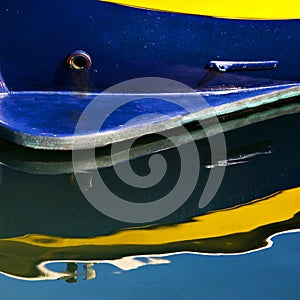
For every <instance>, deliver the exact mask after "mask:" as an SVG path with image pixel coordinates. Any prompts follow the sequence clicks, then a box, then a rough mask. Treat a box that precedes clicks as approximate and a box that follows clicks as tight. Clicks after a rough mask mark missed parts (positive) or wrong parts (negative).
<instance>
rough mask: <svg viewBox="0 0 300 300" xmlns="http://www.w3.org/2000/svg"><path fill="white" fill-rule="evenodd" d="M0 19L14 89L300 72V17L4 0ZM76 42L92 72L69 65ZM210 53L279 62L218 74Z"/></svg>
mask: <svg viewBox="0 0 300 300" xmlns="http://www.w3.org/2000/svg"><path fill="white" fill-rule="evenodd" d="M0 26H1V31H0V69H1V72H2V74H3V77H4V80H5V81H6V83H7V85H8V88H9V89H10V90H48V89H49V90H57V89H60V90H88V91H91V90H102V89H105V88H107V87H110V86H111V85H113V84H116V83H118V82H121V81H124V80H128V79H132V78H136V77H144V76H158V77H166V78H170V79H174V80H178V81H180V82H183V83H186V84H188V85H189V86H191V87H193V88H202V87H206V88H207V87H211V86H215V87H216V86H219V87H224V85H225V86H226V85H227V86H228V85H229V86H232V85H234V86H236V85H238V86H249V85H251V86H253V85H266V84H268V83H270V82H272V81H274V80H284V81H299V79H300V76H299V70H300V61H299V60H297V59H295V58H296V57H297V56H298V53H299V50H300V22H299V20H285V21H282V20H280V21H251V20H228V19H217V18H212V17H202V16H192V15H184V14H172V13H165V12H157V11H149V10H141V9H134V8H130V7H123V6H118V5H114V4H108V3H103V2H100V1H98V0H76V1H67V0H52V1H43V0H36V1H30V2H28V1H24V0H14V1H10V0H3V1H1V4H0ZM76 49H82V50H85V51H87V52H88V53H89V54H90V55H91V57H92V60H93V65H92V67H91V69H90V70H89V71H88V72H86V73H81V74H79V73H78V72H77V73H76V72H74V71H71V70H69V69H68V67H67V65H66V58H67V56H68V55H69V54H70V53H72V52H73V51H74V50H76ZM211 60H238V61H245V60H246V61H248V60H250V61H256V60H278V61H279V67H278V68H277V69H275V70H268V71H250V72H245V73H244V72H243V73H239V74H234V75H232V74H221V75H217V76H215V74H214V73H211V71H207V70H206V69H205V68H206V66H207V64H208V63H209V62H210V61H211ZM207 73H208V74H209V76H210V77H211V78H210V79H209V80H203V76H204V77H207V76H208V74H207ZM241 75H243V77H241ZM251 78H252V79H251ZM253 78H266V80H258V81H256V82H254V81H253Z"/></svg>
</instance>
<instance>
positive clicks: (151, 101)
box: [0, 87, 284, 140]
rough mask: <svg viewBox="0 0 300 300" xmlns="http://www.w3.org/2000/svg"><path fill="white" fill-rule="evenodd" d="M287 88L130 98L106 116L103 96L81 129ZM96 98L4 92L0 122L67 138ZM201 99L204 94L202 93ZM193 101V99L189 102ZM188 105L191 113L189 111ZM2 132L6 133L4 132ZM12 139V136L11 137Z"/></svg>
mask: <svg viewBox="0 0 300 300" xmlns="http://www.w3.org/2000/svg"><path fill="white" fill-rule="evenodd" d="M280 89H284V87H274V88H268V89H265V90H249V91H240V92H232V93H228V94H214V93H211V94H210V95H209V96H204V98H205V100H206V102H207V103H204V102H203V101H201V100H199V102H197V101H195V100H196V99H195V95H194V94H191V95H190V96H186V95H185V96H184V97H182V98H183V99H180V98H179V99H177V100H176V101H177V102H176V103H172V102H170V101H168V100H164V99H163V98H162V99H159V98H153V97H152V98H144V96H142V97H141V99H137V100H134V101H131V102H129V103H127V104H125V105H122V106H120V107H118V109H117V110H116V111H114V112H113V113H112V114H111V115H110V116H109V117H107V116H103V115H102V114H103V110H104V109H105V108H106V107H108V106H112V105H113V103H114V97H113V95H112V96H111V98H108V99H107V98H106V99H105V98H101V94H99V95H100V96H99V95H98V97H99V99H97V101H96V108H95V113H94V114H93V115H90V116H89V117H90V119H89V120H88V122H87V125H86V128H84V130H83V131H82V132H81V133H82V134H86V133H95V129H94V128H95V126H93V125H90V124H99V122H100V121H101V120H102V119H103V118H104V119H106V121H105V123H104V124H103V126H102V128H101V129H100V131H99V132H105V131H107V130H118V129H120V126H122V125H124V124H125V123H126V122H127V121H129V120H131V119H133V118H134V117H137V116H140V115H146V116H147V115H148V114H150V115H149V117H147V118H146V119H144V123H143V125H145V124H153V123H155V122H157V120H158V119H157V118H154V117H153V116H152V115H151V114H152V113H157V114H163V115H165V120H167V119H170V118H171V117H175V116H179V115H185V114H188V113H190V112H197V111H200V110H201V109H203V108H205V107H209V106H211V107H213V106H219V105H222V104H226V103H233V102H236V101H239V100H243V99H245V98H248V97H254V96H257V95H263V94H267V93H271V92H274V91H278V90H280ZM95 97H96V95H95V94H92V95H88V96H79V95H74V94H70V93H49V94H47V93H39V94H38V93H36V94H35V93H27V94H26V93H11V94H8V95H3V98H2V99H1V101H0V125H1V126H2V127H4V128H5V130H6V131H8V132H20V133H26V134H29V135H33V136H48V137H66V136H70V137H71V136H73V134H74V131H75V128H76V125H77V122H78V119H79V117H80V115H81V114H82V112H83V111H84V109H85V107H86V106H87V105H88V104H89V103H90V102H91V101H92V100H93V99H94V98H95ZM199 98H201V94H199ZM189 100H190V102H189ZM186 107H188V108H189V112H188V111H186V109H185V108H186ZM137 125H141V124H139V122H138V121H134V122H133V123H131V124H130V125H127V127H131V128H132V127H134V126H137ZM2 135H3V134H2ZM11 139H12V138H10V140H11Z"/></svg>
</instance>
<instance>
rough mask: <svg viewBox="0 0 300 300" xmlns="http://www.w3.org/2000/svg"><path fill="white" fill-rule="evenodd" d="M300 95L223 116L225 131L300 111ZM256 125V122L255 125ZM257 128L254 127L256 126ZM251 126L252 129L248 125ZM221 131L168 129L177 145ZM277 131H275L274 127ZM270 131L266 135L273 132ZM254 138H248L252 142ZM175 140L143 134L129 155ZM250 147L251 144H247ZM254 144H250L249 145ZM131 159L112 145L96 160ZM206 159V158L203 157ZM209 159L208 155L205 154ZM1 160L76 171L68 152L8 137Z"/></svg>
mask: <svg viewBox="0 0 300 300" xmlns="http://www.w3.org/2000/svg"><path fill="white" fill-rule="evenodd" d="M299 99H300V97H296V98H293V99H291V101H289V102H287V103H284V104H282V105H277V106H275V107H273V108H270V109H268V110H264V111H252V112H248V113H246V114H242V115H241V116H240V117H235V118H233V119H228V120H220V121H221V124H222V132H224V133H226V132H228V131H231V130H236V129H238V128H241V127H245V126H249V125H251V124H255V123H258V122H263V121H267V120H270V119H273V118H277V117H283V116H285V115H288V114H293V113H297V112H299V111H300V104H299ZM256 126H257V125H256ZM274 126H277V127H278V126H279V127H280V126H281V125H280V124H275V125H274ZM253 128H254V127H253ZM248 130H249V129H248ZM219 132H220V127H219V126H215V124H210V125H209V126H207V128H206V131H205V132H204V130H203V129H202V128H201V127H200V128H199V126H197V125H195V126H190V127H189V132H188V133H181V134H178V132H177V131H176V130H174V132H173V133H172V131H170V132H169V133H168V135H169V136H172V141H176V145H184V144H186V143H188V142H190V137H192V138H193V139H194V140H195V141H198V142H199V141H200V140H204V139H205V138H206V137H207V136H210V135H216V134H218V133H219ZM253 132H255V129H252V131H251V130H249V132H245V135H247V136H249V135H251V134H252V133H253ZM272 132H274V131H272ZM271 134H272V133H271V132H269V133H268V134H267V135H269V136H270V135H271ZM267 135H265V136H263V135H262V136H261V139H262V140H263V139H265V138H267ZM250 144H251V142H250V141H249V146H250ZM173 147H175V146H174V143H173V142H171V141H170V140H169V139H168V138H163V137H160V136H158V135H157V136H155V135H151V136H145V137H143V138H140V142H139V143H135V144H133V145H132V147H131V149H130V153H129V158H130V159H136V158H138V157H142V156H147V155H150V154H152V153H154V152H157V151H163V150H167V149H170V148H173ZM247 147H248V146H247ZM250 147H251V146H250ZM119 148H120V149H122V148H123V147H122V144H120V147H119ZM228 149H229V151H231V153H230V154H231V155H237V156H238V155H240V153H239V151H240V149H231V145H228ZM255 150H256V151H266V150H267V151H268V149H266V148H258V149H253V150H252V151H255ZM127 159H128V154H127V151H126V149H125V150H124V151H121V150H120V151H119V152H117V153H111V151H110V148H108V147H106V148H102V149H97V152H96V156H95V160H96V164H97V167H98V168H107V167H110V166H112V165H113V162H114V164H116V163H121V162H123V161H126V160H127ZM201 159H203V158H201ZM205 160H207V158H205ZM0 162H1V163H2V164H3V165H6V166H8V167H10V168H12V169H15V170H19V171H23V172H26V173H30V174H44V175H59V174H72V173H73V172H74V169H73V163H72V157H71V154H70V153H68V152H56V153H54V152H48V151H40V152H37V151H35V152H34V153H33V151H32V150H31V149H26V148H20V147H17V146H13V145H11V144H9V143H6V142H5V141H1V150H0ZM77 163H78V165H80V169H81V170H83V171H89V170H91V169H93V168H94V165H93V164H91V162H90V159H89V158H86V159H85V158H84V155H82V160H81V161H78V162H77Z"/></svg>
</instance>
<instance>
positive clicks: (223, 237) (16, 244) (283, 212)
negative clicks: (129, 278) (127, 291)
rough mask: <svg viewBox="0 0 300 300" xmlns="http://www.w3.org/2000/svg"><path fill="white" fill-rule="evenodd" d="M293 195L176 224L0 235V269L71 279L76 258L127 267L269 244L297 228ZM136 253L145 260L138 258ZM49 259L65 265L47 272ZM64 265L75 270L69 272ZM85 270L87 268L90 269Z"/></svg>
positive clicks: (299, 205) (298, 206)
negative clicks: (97, 232) (75, 233)
mask: <svg viewBox="0 0 300 300" xmlns="http://www.w3.org/2000/svg"><path fill="white" fill-rule="evenodd" d="M299 197H300V188H295V189H291V190H287V191H283V192H280V193H277V194H275V195H270V196H269V197H266V198H263V199H258V200H255V201H252V202H250V203H248V204H245V205H240V206H236V207H233V208H230V209H225V210H219V211H214V212H211V213H208V214H205V215H203V216H199V217H195V218H193V219H192V220H191V221H188V222H185V223H182V224H177V225H168V226H165V225H164V226H148V227H139V228H131V229H124V230H121V231H118V232H115V233H113V234H110V235H104V236H96V237H90V238H64V237H54V236H46V235H36V234H27V235H25V236H19V237H12V238H2V239H0V254H1V255H0V266H1V267H0V270H1V272H2V273H4V274H7V275H9V276H14V277H17V278H21V279H27V280H43V279H44V280H45V279H58V278H67V279H69V280H71V281H74V280H75V279H72V278H74V276H75V275H74V274H76V272H77V266H76V263H80V262H81V263H86V264H88V263H90V264H91V263H101V262H102V263H110V264H113V265H115V266H117V267H118V266H119V268H121V269H124V270H126V268H127V270H128V269H130V268H136V267H139V266H143V265H147V264H160V263H168V261H167V260H163V257H164V255H169V254H170V253H175V252H182V251H184V252H195V253H217V254H221V253H227V254H230V253H242V252H246V251H251V250H255V249H259V248H265V247H269V246H271V241H270V239H268V240H267V238H268V237H269V236H271V235H273V234H275V233H277V232H278V231H286V230H291V229H294V228H299V220H300V219H299V216H300V215H299V212H300V202H299ZM274 224H276V227H275V226H274ZM155 254H156V255H155ZM160 256H161V258H159V257H160ZM124 257H125V258H124ZM126 257H128V258H127V259H126ZM139 257H145V258H146V259H148V260H147V261H146V262H145V261H144V260H142V261H139ZM122 258H123V259H122ZM151 259H152V260H151ZM53 262H68V263H69V265H68V269H69V270H68V269H67V271H65V272H54V271H51V270H50V269H51V265H49V267H50V269H48V268H47V267H46V265H47V264H50V263H53ZM71 262H73V264H72V265H70V263H71ZM139 262H140V263H139ZM70 269H72V270H73V271H74V270H75V271H74V272H70ZM90 272H91V273H93V272H92V271H91V269H90ZM72 274H73V275H72ZM72 276H73V277H72ZM93 276H95V274H94V273H93ZM70 278H71V279H70Z"/></svg>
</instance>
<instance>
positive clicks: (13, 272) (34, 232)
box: [0, 114, 300, 299]
mask: <svg viewBox="0 0 300 300" xmlns="http://www.w3.org/2000/svg"><path fill="white" fill-rule="evenodd" d="M299 116H300V115H299V114H291V115H286V116H282V117H278V118H276V119H272V120H268V121H264V122H260V123H257V124H253V125H249V126H246V127H243V128H240V129H236V130H232V131H229V132H227V133H226V134H225V138H226V144H227V162H226V165H227V166H226V167H225V166H224V165H222V164H219V165H218V163H216V162H215V164H214V165H213V163H212V162H211V161H210V156H209V144H208V141H207V140H205V139H204V140H199V141H197V142H196V145H197V149H198V151H199V158H200V161H201V168H200V176H199V179H198V181H197V185H196V187H195V189H194V191H193V192H192V194H191V196H190V197H189V198H188V199H187V201H186V202H185V203H184V204H183V205H182V206H181V207H180V208H178V209H177V210H176V211H175V212H173V213H171V214H170V215H168V216H166V217H164V218H163V219H160V220H155V221H153V222H150V223H144V224H133V223H126V222H122V221H118V220H115V219H112V218H110V217H108V216H106V215H104V214H103V213H101V212H99V211H98V210H97V209H95V207H93V206H92V205H91V203H90V202H89V201H87V200H86V199H85V197H84V196H83V194H82V193H81V191H80V189H79V187H78V185H77V183H76V178H75V176H74V174H72V164H71V156H70V153H65V154H63V153H54V154H53V153H43V152H35V151H31V150H26V149H21V148H19V147H16V146H14V145H11V144H8V143H6V142H4V141H3V142H2V144H1V150H0V161H1V163H2V166H1V178H2V180H1V186H0V193H1V198H0V237H1V240H0V272H1V275H0V287H1V299H53V298H57V299H81V298H83V297H89V298H95V299H201V298H203V299H240V298H242V299H293V298H295V299H298V298H299V296H297V295H298V281H299V275H300V271H299V270H300V268H299V264H300V263H299V262H300V243H299V236H300V235H299V233H298V232H297V231H298V229H299V228H300V218H299V210H300V209H299V210H298V200H299V201H300V199H298V197H299V196H300V193H299V191H298V189H297V187H300V179H299V167H300V161H299V148H300V143H299V139H298V135H299V125H300V121H299ZM155 140H156V139H155V137H152V140H151V141H152V142H153V141H155ZM148 142H149V141H148ZM108 153H109V149H104V150H100V151H97V153H96V155H97V162H98V164H99V165H100V166H102V167H101V168H99V173H100V175H101V176H102V177H103V178H104V180H105V182H106V184H107V185H108V186H109V187H110V188H111V189H112V190H114V192H115V193H116V194H118V195H119V196H120V197H123V198H124V199H126V200H128V201H132V202H137V203H144V202H148V201H151V200H152V199H158V198H159V197H161V196H162V195H164V194H166V193H168V191H169V190H170V189H172V187H174V185H175V184H176V182H177V179H178V174H179V173H180V166H179V164H178V162H179V158H178V151H177V150H176V149H173V148H171V149H166V150H164V151H161V152H160V153H161V155H163V157H164V158H165V160H166V162H167V163H168V168H167V172H166V174H165V176H164V178H163V179H162V181H161V182H160V183H159V184H158V185H157V186H156V187H152V188H149V189H143V188H139V189H137V188H132V187H129V186H127V185H126V184H124V182H122V181H121V180H120V179H118V178H117V177H116V174H115V172H114V170H113V168H112V167H109V160H107V155H108ZM150 156H151V155H145V156H141V157H139V158H136V159H134V160H132V162H131V164H132V167H133V169H134V170H135V172H136V173H137V174H139V175H146V174H148V173H149V166H148V162H149V157H150ZM123 163H124V162H123ZM121 164H122V162H121ZM212 167H214V168H225V176H224V178H223V181H222V184H221V187H220V188H219V189H218V191H217V193H216V195H215V197H214V198H213V200H212V201H211V202H210V203H209V204H208V205H206V206H205V207H203V208H199V207H198V202H199V196H200V195H201V191H202V190H203V188H204V186H205V182H206V180H207V178H208V176H209V172H210V171H211V169H212ZM84 176H86V188H87V189H88V188H90V187H91V185H92V183H91V182H92V181H91V180H92V179H93V178H92V177H91V175H90V174H89V172H88V171H87V172H86V174H85V175H84ZM278 195H279V197H278ZM263 197H265V198H263ZM280 197H281V198H280ZM262 198H263V199H262ZM256 199H262V200H259V201H258V202H257V201H253V200H256ZM256 205H260V206H259V207H260V208H261V210H260V212H259V213H256V214H254V212H253V210H252V209H253V208H255V207H256ZM269 207H271V208H269ZM270 209H272V211H270ZM273 210H274V214H273ZM244 211H246V212H244ZM287 211H291V212H290V213H287ZM228 212H229V214H228ZM231 212H232V214H231ZM248 212H249V213H248ZM275 213H276V216H275ZM277 214H278V216H277ZM244 215H245V217H241V216H244ZM219 216H221V217H219ZM223 216H224V217H223ZM238 217H240V218H241V221H240V222H237V223H235V221H234V220H235V218H238ZM272 217H273V218H272ZM192 219H193V221H191V220H192ZM206 220H211V221H210V222H215V223H206V222H208V221H206ZM214 220H215V221H214ZM220 220H222V221H220ZM220 222H221V223H220ZM199 224H200V225H199ZM202 224H203V225H202ZM205 224H213V226H215V227H216V229H214V230H213V229H212V228H211V227H209V226H210V225H205ZM248 224H256V225H253V226H254V227H253V228H251V230H248V229H247V226H248ZM145 225H147V227H143V226H145ZM186 225H188V226H187V227H186ZM198 225H199V226H198ZM189 226H190V227H189ZM201 226H207V227H205V228H204V227H203V228H204V229H202V227H201ZM181 228H183V229H182V230H181ZM227 228H229V229H227ZM120 230H122V231H121V235H114V234H118V233H120ZM163 230H166V231H163ZM197 230H199V236H198V232H197ZM226 230H227V231H226ZM210 231H214V235H213V236H206V234H208V232H210ZM122 232H123V233H125V234H127V233H128V236H129V238H131V237H132V239H134V238H135V237H136V238H135V239H136V240H135V243H134V244H133V243H132V241H131V240H130V242H129V240H128V243H126V239H125V242H124V241H123V240H122V239H121V237H122V234H123V233H122ZM280 232H285V233H283V234H279V233H280ZM218 233H219V234H218ZM181 234H182V235H181ZM103 236H106V237H110V238H111V240H110V241H109V242H104V240H103V239H101V237H103ZM195 236H196V238H195ZM270 236H273V237H272V239H271V240H270V239H268V237H270ZM180 237H182V238H181V239H180ZM93 239H94V240H93ZM163 241H165V242H163ZM272 242H273V243H272Z"/></svg>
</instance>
